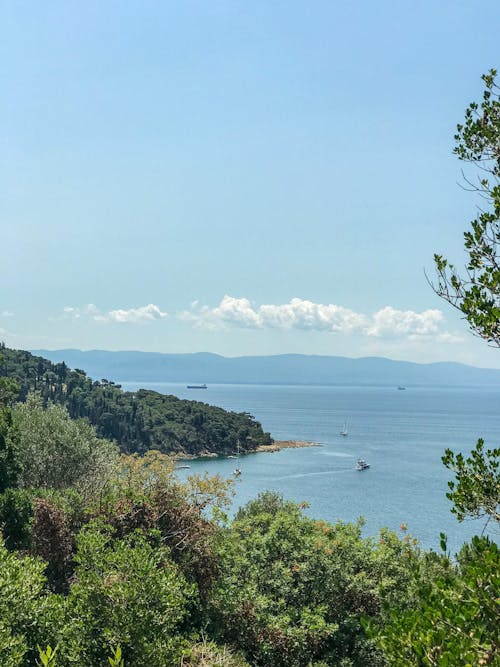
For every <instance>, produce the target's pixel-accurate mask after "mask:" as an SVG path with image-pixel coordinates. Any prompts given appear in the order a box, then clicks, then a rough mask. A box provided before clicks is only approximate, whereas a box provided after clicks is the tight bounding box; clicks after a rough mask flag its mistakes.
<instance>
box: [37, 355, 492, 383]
mask: <svg viewBox="0 0 500 667" xmlns="http://www.w3.org/2000/svg"><path fill="white" fill-rule="evenodd" d="M31 352H32V353H33V354H36V355H39V356H41V357H45V358H46V359H50V360H51V361H53V362H56V363H57V362H61V361H64V362H65V363H66V364H67V365H68V366H69V367H70V368H73V369H75V368H80V369H82V370H84V371H85V372H86V373H87V374H88V375H89V376H90V377H92V378H94V379H102V378H106V379H108V380H113V381H115V382H120V381H121V382H127V381H129V382H133V381H137V382H183V383H184V382H185V383H186V384H191V383H207V384H210V383H229V384H315V385H395V386H404V387H410V386H412V385H413V386H417V385H434V386H439V385H441V386H500V370H496V369H488V368H476V367H474V366H467V365H465V364H459V363H454V362H439V363H433V364H416V363H412V362H408V361H393V360H391V359H385V358H383V357H362V358H359V359H351V358H349V357H335V356H319V355H304V354H280V355H275V356H259V357H223V356H220V355H218V354H212V353H209V352H199V353H193V354H163V353H160V352H109V351H106V350H88V351H85V352H83V351H82V350H72V349H68V350H31Z"/></svg>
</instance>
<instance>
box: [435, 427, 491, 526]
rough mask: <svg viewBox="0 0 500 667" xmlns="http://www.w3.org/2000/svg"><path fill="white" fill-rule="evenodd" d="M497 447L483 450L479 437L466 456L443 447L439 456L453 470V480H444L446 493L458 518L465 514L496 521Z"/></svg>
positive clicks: (465, 515)
mask: <svg viewBox="0 0 500 667" xmlns="http://www.w3.org/2000/svg"><path fill="white" fill-rule="evenodd" d="M499 458H500V449H499V448H497V449H488V450H486V451H485V450H484V441H483V440H482V439H479V440H478V442H477V445H476V447H475V449H473V450H472V452H471V454H470V456H468V457H467V458H465V457H464V455H463V454H455V453H454V452H452V451H451V450H450V449H447V450H446V452H445V455H444V456H443V463H444V464H445V466H446V467H447V468H448V469H449V470H452V471H453V472H454V473H455V476H456V479H455V481H453V480H451V481H449V482H448V486H449V487H450V492H449V493H447V494H446V496H447V497H448V498H449V499H450V500H451V501H452V502H453V508H452V510H451V511H452V512H453V513H454V514H456V516H457V518H458V520H459V521H463V520H464V519H466V518H467V517H472V518H479V517H484V516H486V517H488V518H492V519H494V520H495V521H497V522H498V521H500V510H499V504H500V470H499V467H500V462H499Z"/></svg>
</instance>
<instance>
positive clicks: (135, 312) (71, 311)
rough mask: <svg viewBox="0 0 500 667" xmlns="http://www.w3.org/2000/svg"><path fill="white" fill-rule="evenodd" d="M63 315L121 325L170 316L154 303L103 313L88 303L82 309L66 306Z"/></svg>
mask: <svg viewBox="0 0 500 667" xmlns="http://www.w3.org/2000/svg"><path fill="white" fill-rule="evenodd" d="M63 313H64V315H63V316H64V317H67V318H71V319H75V320H77V319H81V318H87V319H92V320H95V321H96V322H119V323H121V324H124V323H141V322H149V321H152V320H160V319H163V318H164V317H167V316H168V313H164V312H163V311H161V310H160V308H158V306H156V305H155V304H154V303H149V304H148V305H147V306H139V307H138V308H129V309H128V310H125V309H122V308H119V309H116V310H110V311H108V312H101V311H100V310H99V308H97V306H95V305H94V304H93V303H88V304H87V305H85V306H82V307H81V308H80V307H76V306H66V307H65V308H64V309H63Z"/></svg>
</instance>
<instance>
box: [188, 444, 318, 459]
mask: <svg viewBox="0 0 500 667" xmlns="http://www.w3.org/2000/svg"><path fill="white" fill-rule="evenodd" d="M300 447H322V445H320V444H319V443H318V442H309V441H308V440H275V441H274V442H273V443H272V444H270V445H259V446H258V447H257V448H256V449H253V450H252V451H250V452H242V454H241V455H242V456H245V455H246V454H255V453H257V454H258V453H261V452H268V453H271V452H280V451H281V450H282V449H298V448H300ZM175 458H176V459H178V460H185V461H186V460H187V461H194V460H197V459H217V458H229V457H228V456H224V455H223V454H215V453H214V452H203V453H202V454H198V455H195V454H177V455H175ZM232 458H234V455H232Z"/></svg>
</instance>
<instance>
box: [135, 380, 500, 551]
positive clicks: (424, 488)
mask: <svg viewBox="0 0 500 667" xmlns="http://www.w3.org/2000/svg"><path fill="white" fill-rule="evenodd" d="M122 387H123V388H124V389H125V390H129V391H135V390H137V389H139V388H149V389H153V390H155V391H158V392H160V393H163V394H172V395H174V396H178V397H179V398H187V399H191V400H199V401H202V402H204V403H209V404H211V405H217V406H220V407H222V408H225V409H226V410H234V411H236V412H248V413H250V414H252V415H253V416H254V417H255V418H256V419H257V420H258V421H260V422H261V424H262V425H263V427H264V430H266V431H269V432H270V433H271V435H272V437H273V438H274V439H275V440H306V441H311V442H315V443H318V444H319V445H320V446H319V447H307V448H301V449H284V450H281V451H279V452H276V453H256V454H248V455H245V456H242V457H241V458H240V467H241V470H242V474H241V476H240V477H239V478H237V479H236V480H235V485H234V488H235V495H234V499H233V503H232V507H231V512H232V513H234V512H235V511H236V510H237V508H238V507H240V506H242V505H244V504H245V503H247V502H248V501H249V500H252V499H253V498H255V497H256V496H257V495H258V494H259V493H261V492H263V491H277V492H278V493H280V494H282V495H283V497H284V498H287V499H290V500H294V501H296V502H305V503H307V505H308V507H307V509H306V510H305V513H306V514H308V515H309V516H312V517H314V518H317V519H323V520H327V521H330V522H337V521H343V522H351V521H357V519H358V518H360V517H363V518H364V519H365V525H364V528H363V531H364V534H365V535H366V536H374V537H375V536H376V535H377V534H378V531H379V530H380V529H381V528H382V527H387V528H390V529H391V530H394V531H396V532H398V533H399V534H400V535H403V531H402V529H401V526H402V525H404V526H406V527H407V532H406V534H410V535H411V536H412V537H414V538H416V539H417V540H418V541H419V543H420V545H421V546H422V547H423V548H425V549H434V550H436V551H439V543H440V533H445V534H446V536H447V544H448V550H449V552H450V553H451V554H454V553H456V551H458V550H459V548H460V547H461V545H462V544H463V543H464V542H465V541H466V540H468V539H469V538H470V537H472V536H473V535H475V534H481V532H482V531H483V530H484V525H485V521H484V520H468V521H464V522H462V523H459V522H458V521H457V519H456V517H455V516H454V515H453V514H452V513H451V511H450V510H451V502H450V501H449V500H448V499H447V498H446V492H447V491H448V487H447V483H448V481H449V480H450V479H451V478H452V475H451V473H450V472H449V471H448V470H446V468H445V467H444V466H443V464H442V462H441V457H442V455H443V453H444V451H445V449H446V448H451V449H453V450H454V451H462V452H464V453H465V452H468V451H470V449H471V448H473V447H474V446H475V444H476V442H477V439H478V438H483V439H484V440H485V444H486V446H487V447H490V448H494V447H498V446H499V444H498V443H499V442H500V409H499V408H500V388H480V387H477V388H476V387H421V386H420V387H406V388H405V390H404V391H401V390H398V388H397V387H392V386H391V387H383V386H376V387H368V386H302V385H301V386H297V385H248V384H210V385H209V386H208V388H207V389H188V388H187V387H186V385H185V384H169V383H151V382H149V383H141V382H124V383H122ZM344 424H346V425H347V431H348V435H347V436H342V435H340V431H341V430H342V429H343V426H344ZM358 458H363V459H365V460H366V461H367V462H368V463H369V464H370V468H369V469H367V470H364V471H361V472H360V471H357V470H356V469H355V464H356V461H357V459H358ZM186 463H187V464H189V466H190V468H189V469H186V470H180V471H179V476H181V477H185V476H186V475H188V474H193V473H204V472H207V473H209V474H212V475H215V474H219V475H222V476H223V477H232V476H233V475H232V473H233V470H234V468H235V460H234V459H230V458H215V459H199V460H195V461H188V462H186ZM496 530H497V529H496V528H493V527H491V526H488V527H487V528H486V533H487V534H489V535H490V536H491V537H492V538H493V539H495V540H496V541H498V537H499V534H498V532H495V531H496Z"/></svg>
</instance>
